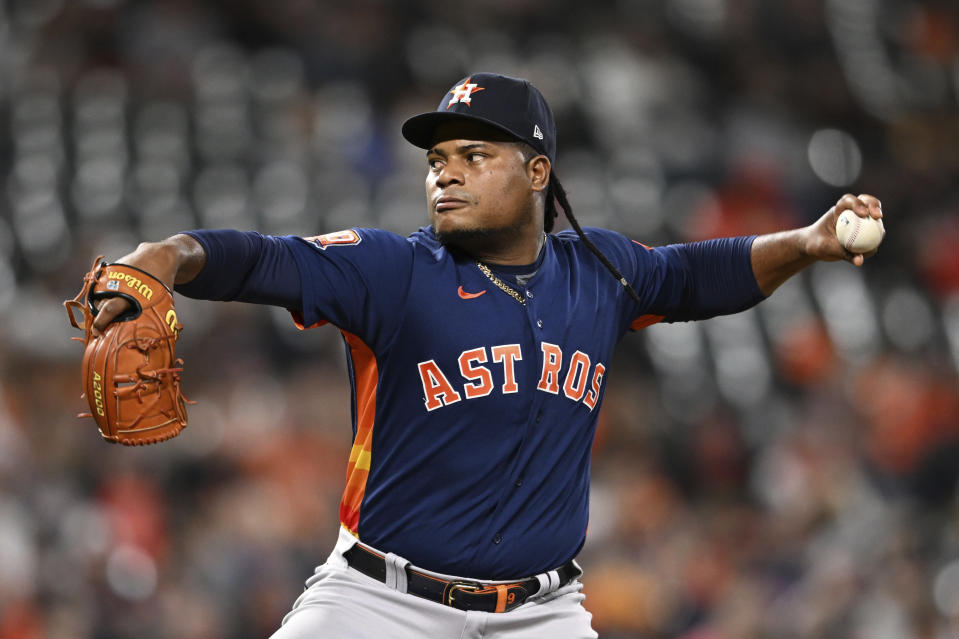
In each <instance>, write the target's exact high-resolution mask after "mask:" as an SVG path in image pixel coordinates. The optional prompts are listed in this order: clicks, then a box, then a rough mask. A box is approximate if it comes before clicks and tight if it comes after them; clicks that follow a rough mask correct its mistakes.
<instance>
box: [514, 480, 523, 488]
mask: <svg viewBox="0 0 959 639" xmlns="http://www.w3.org/2000/svg"><path fill="white" fill-rule="evenodd" d="M522 485H523V480H522V479H517V480H516V487H517V488H519V487H520V486H522Z"/></svg>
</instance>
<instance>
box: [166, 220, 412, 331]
mask: <svg viewBox="0 0 959 639" xmlns="http://www.w3.org/2000/svg"><path fill="white" fill-rule="evenodd" d="M187 234H188V235H190V236H191V237H193V238H194V239H196V240H197V241H198V242H199V243H200V244H201V245H202V246H203V248H204V250H205V252H206V254H207V259H206V264H205V265H204V268H203V269H202V270H201V271H200V273H199V274H198V275H197V277H196V278H195V279H194V280H193V281H191V282H189V283H188V284H183V285H179V286H177V287H176V290H177V291H178V292H179V293H182V294H183V295H186V296H188V297H195V298H198V299H209V300H225V301H226V300H233V301H240V302H253V303H258V304H272V305H275V306H282V307H284V308H286V309H288V310H289V311H290V312H291V313H292V315H293V318H294V321H295V322H296V323H297V325H299V326H301V327H302V328H310V327H313V326H318V325H320V324H323V323H326V322H329V323H331V324H334V325H335V326H337V327H339V328H342V329H344V330H346V331H349V332H351V333H354V334H356V335H358V336H359V337H361V338H363V339H364V340H366V341H368V342H369V341H371V338H372V336H379V337H382V336H383V334H384V332H385V331H387V330H388V329H389V327H390V326H391V325H392V324H395V318H396V317H397V316H398V313H397V309H398V308H400V307H401V306H402V305H403V304H404V303H405V299H406V292H407V290H408V288H409V279H410V276H411V273H412V255H413V248H412V245H411V244H410V243H409V242H408V241H407V240H406V239H405V238H402V237H400V236H398V235H395V234H393V233H388V232H386V231H380V230H376V229H348V230H346V231H340V232H337V233H328V234H326V235H320V236H316V237H308V238H303V237H297V236H284V237H277V236H265V235H261V234H259V233H255V232H241V231H207V230H200V231H189V232H188V233H187Z"/></svg>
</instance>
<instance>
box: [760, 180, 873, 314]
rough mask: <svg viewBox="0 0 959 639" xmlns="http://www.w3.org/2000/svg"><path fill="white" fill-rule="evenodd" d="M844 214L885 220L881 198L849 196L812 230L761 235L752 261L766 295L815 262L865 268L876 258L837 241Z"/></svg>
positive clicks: (816, 223)
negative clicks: (856, 251) (871, 259)
mask: <svg viewBox="0 0 959 639" xmlns="http://www.w3.org/2000/svg"><path fill="white" fill-rule="evenodd" d="M843 211H852V212H853V213H855V214H856V215H858V216H860V217H869V216H871V217H873V218H875V219H882V204H880V202H879V200H878V199H877V198H875V197H874V196H872V195H866V194H863V195H859V196H855V195H851V194H848V193H847V194H846V195H843V196H842V197H841V198H839V201H838V202H836V205H835V206H833V207H831V208H830V209H829V210H828V211H826V213H825V214H823V216H822V217H820V218H819V219H818V220H816V221H815V222H813V223H812V224H810V225H809V226H806V227H803V228H799V229H792V230H789V231H782V232H780V233H771V234H769V235H760V236H759V237H757V238H756V239H755V241H754V242H753V245H752V251H751V253H750V257H751V260H752V267H753V273H754V275H755V276H756V283H757V284H758V285H759V289H760V290H761V291H762V292H763V294H764V295H767V296H768V295H771V294H772V292H773V291H775V290H776V289H777V288H778V287H779V285H780V284H782V283H783V282H785V281H786V280H788V279H789V278H790V277H792V276H793V275H795V274H796V273H798V272H799V271H801V270H802V269H804V268H806V267H807V266H809V265H810V264H813V263H814V262H818V261H825V262H835V261H838V260H846V261H848V262H852V263H853V264H855V265H856V266H862V264H863V262H864V261H865V259H866V258H867V257H871V256H873V255H875V253H876V251H875V250H872V251H870V252H868V253H851V252H849V251H847V250H846V249H845V248H844V247H843V246H842V244H840V242H839V239H838V238H837V237H836V220H837V219H838V218H839V216H840V215H841V214H842V212H843Z"/></svg>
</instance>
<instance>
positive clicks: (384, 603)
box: [94, 73, 882, 639]
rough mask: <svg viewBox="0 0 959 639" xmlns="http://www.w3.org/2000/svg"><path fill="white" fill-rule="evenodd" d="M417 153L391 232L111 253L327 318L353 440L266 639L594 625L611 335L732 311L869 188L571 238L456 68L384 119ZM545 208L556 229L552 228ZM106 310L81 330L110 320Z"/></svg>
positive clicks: (244, 237)
mask: <svg viewBox="0 0 959 639" xmlns="http://www.w3.org/2000/svg"><path fill="white" fill-rule="evenodd" d="M402 131H403V135H404V137H405V138H406V139H407V140H408V141H409V142H411V143H412V144H414V145H416V146H418V147H422V148H423V149H424V150H425V160H426V166H425V173H426V196H427V207H428V211H429V222H430V225H429V226H428V227H425V228H421V229H419V230H417V231H415V232H414V233H412V234H411V235H410V236H409V237H406V238H404V237H400V236H398V235H395V234H392V233H388V232H385V231H382V230H377V229H366V228H354V229H347V230H343V231H338V232H334V233H328V234H326V235H320V236H318V237H272V236H264V235H261V234H258V233H255V232H240V231H231V230H218V231H211V230H196V231H189V232H186V233H183V234H179V235H176V236H173V237H171V238H169V239H167V240H164V241H161V242H155V243H145V244H141V245H140V246H139V247H138V248H137V249H136V251H134V252H133V253H131V254H129V255H127V256H125V257H123V258H121V260H120V261H121V262H123V263H125V264H129V265H132V266H136V267H138V268H140V269H142V270H144V271H147V272H148V273H152V274H154V275H155V276H157V277H158V278H159V279H160V280H162V281H163V282H166V283H167V284H168V285H171V286H172V285H174V284H175V286H176V290H177V291H179V292H180V293H181V294H183V295H187V296H189V297H195V298H202V299H208V300H239V301H246V302H253V303H259V304H274V305H278V306H281V307H285V308H287V309H289V310H290V312H291V314H292V316H293V319H294V321H295V322H296V323H297V325H298V326H300V327H302V328H310V327H314V326H318V325H321V324H325V323H330V324H333V325H334V326H336V327H337V328H338V329H339V330H340V332H341V333H342V336H343V340H344V342H345V344H346V349H347V357H348V363H349V367H348V368H349V376H350V382H351V385H352V391H353V448H352V451H351V453H350V457H349V461H348V463H347V469H346V486H345V489H344V491H343V497H342V500H341V502H340V508H339V513H340V524H341V527H340V534H339V541H338V542H337V543H336V546H335V548H334V549H333V551H332V554H331V555H330V556H329V558H328V560H327V561H326V562H325V563H324V564H322V565H321V566H320V567H318V568H317V569H316V571H315V574H314V575H313V576H312V577H310V579H309V580H308V581H307V582H306V589H305V590H304V592H303V594H302V595H301V596H300V597H299V599H298V600H297V601H296V602H295V604H294V605H293V609H292V611H291V612H290V613H289V614H288V615H287V616H286V618H285V619H284V620H283V623H282V625H281V627H280V629H279V630H278V631H277V632H276V634H275V635H274V637H275V638H276V639H300V638H304V639H305V638H306V637H346V636H349V637H370V638H377V639H379V638H382V637H399V638H406V637H409V638H413V637H416V638H420V637H423V636H427V635H428V636H431V637H435V638H437V639H440V638H449V639H455V638H459V637H503V638H520V637H551V638H555V637H570V638H573V637H575V638H579V637H595V636H596V633H595V632H594V631H593V630H592V628H591V624H590V618H591V617H590V614H589V613H588V612H587V611H586V610H585V608H584V607H583V605H582V603H583V599H584V596H583V595H582V594H581V592H580V591H581V588H582V585H581V583H580V576H581V574H582V571H581V570H580V567H579V566H578V565H577V564H576V562H575V557H576V554H577V552H578V551H579V550H580V548H581V547H582V545H583V542H584V539H585V536H586V527H587V518H588V511H589V474H590V448H591V445H592V441H593V435H594V432H595V428H596V420H597V416H598V414H599V409H600V405H601V404H602V401H603V395H604V393H605V390H606V382H607V379H608V377H609V375H610V370H609V365H610V361H611V360H612V356H613V349H614V348H615V346H616V344H617V342H619V340H620V339H621V338H622V337H623V336H624V335H625V334H626V333H627V332H629V331H631V330H638V329H641V328H643V327H646V326H649V325H651V324H653V323H656V322H660V321H670V322H676V321H687V320H698V319H705V318H708V317H712V316H715V315H720V314H728V313H736V312H738V311H742V310H743V309H746V308H749V307H751V306H753V305H754V304H756V303H758V302H760V301H761V300H762V299H764V298H765V297H766V296H768V295H769V294H771V293H772V292H773V291H774V290H775V289H776V287H777V286H779V285H780V284H781V283H782V282H784V281H785V280H786V279H788V278H789V277H790V276H792V275H793V274H795V273H797V272H798V271H800V270H801V269H802V268H804V267H806V266H808V265H809V264H811V263H813V262H815V261H817V260H826V261H835V260H843V259H844V260H848V261H852V262H853V263H854V264H856V265H861V264H862V263H863V260H864V258H865V257H868V255H865V256H864V255H852V254H850V253H849V252H848V251H846V250H845V249H843V248H842V247H841V245H840V244H839V242H838V240H837V239H836V234H835V227H836V218H837V216H838V215H839V213H841V212H842V211H845V210H852V211H853V212H855V213H856V214H857V215H860V216H864V217H865V216H873V217H876V218H879V217H881V216H882V212H881V210H880V203H879V201H878V200H877V199H876V198H875V197H872V196H869V195H861V196H858V197H856V196H853V195H845V196H843V197H842V198H841V199H840V200H839V201H838V202H837V204H836V205H835V206H833V207H832V208H830V209H829V210H828V211H827V212H826V213H825V214H824V215H823V216H822V217H820V218H819V220H818V221H816V222H815V223H814V224H812V225H810V226H808V227H805V228H800V229H794V230H789V231H784V232H781V233H776V234H772V235H764V236H758V237H756V236H753V237H737V238H726V239H716V240H709V241H705V242H699V243H693V244H684V245H671V246H665V247H658V248H650V247H647V246H644V245H642V244H639V243H637V242H634V241H631V240H630V239H628V238H626V237H623V236H622V235H620V234H618V233H614V232H611V231H607V230H602V229H597V228H587V229H580V227H579V225H578V223H576V219H575V217H574V216H573V212H572V210H571V209H570V206H569V202H568V201H567V198H566V195H565V193H564V190H563V187H562V185H561V184H560V182H559V180H558V179H557V174H556V171H555V170H554V169H553V164H554V161H555V155H556V130H555V126H554V123H553V117H552V114H551V112H550V109H549V107H548V106H547V103H546V101H545V99H544V98H543V96H542V95H541V94H540V92H539V91H538V90H537V89H536V88H535V87H533V86H532V85H531V84H530V83H529V82H527V81H525V80H521V79H516V78H510V77H505V76H501V75H495V74H489V73H476V74H473V75H471V76H470V77H467V78H464V79H462V80H460V81H459V82H457V83H456V84H455V85H454V86H453V87H452V88H451V90H450V91H449V92H448V93H446V94H445V96H444V97H443V100H442V102H441V103H440V104H439V106H438V107H437V108H436V110H435V111H432V112H428V113H424V114H420V115H417V116H415V117H413V118H411V119H409V120H407V121H406V122H405V123H404V125H403V130H402ZM557 203H558V205H559V206H560V207H561V208H562V209H563V210H564V213H565V215H566V216H567V218H568V219H569V221H570V223H571V224H572V226H573V227H574V229H575V231H563V232H559V233H555V234H552V233H551V230H552V227H553V223H554V220H555V217H556V215H557V210H558V209H557ZM124 304H125V302H124V301H123V300H121V299H119V298H115V299H113V300H110V301H109V302H107V303H105V304H104V306H103V308H101V309H100V312H99V314H98V316H97V318H96V321H95V324H94V330H95V331H96V332H100V331H103V330H104V329H105V328H106V326H107V324H108V323H109V322H110V321H111V320H112V319H113V318H115V317H116V316H117V314H118V313H119V312H121V311H122V310H123V306H124Z"/></svg>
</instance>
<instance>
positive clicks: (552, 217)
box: [543, 171, 642, 302]
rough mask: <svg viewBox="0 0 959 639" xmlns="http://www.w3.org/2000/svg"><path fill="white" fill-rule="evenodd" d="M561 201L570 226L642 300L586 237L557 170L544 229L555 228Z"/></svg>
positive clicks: (552, 177)
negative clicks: (557, 174) (557, 207)
mask: <svg viewBox="0 0 959 639" xmlns="http://www.w3.org/2000/svg"><path fill="white" fill-rule="evenodd" d="M557 202H558V203H559V205H560V206H561V207H563V214H565V215H566V219H567V220H569V224H570V226H572V227H573V230H574V231H576V235H578V236H579V239H580V240H582V242H583V244H585V245H586V248H588V249H589V250H590V252H591V253H592V254H593V255H595V256H596V257H597V259H599V261H600V262H602V263H603V266H605V267H606V270H608V271H609V272H610V273H612V275H613V277H614V278H616V280H617V281H618V282H619V283H620V284H622V285H623V287H624V288H625V289H626V292H627V293H629V296H630V297H632V298H633V299H634V300H636V301H637V302H641V301H642V300H640V299H639V294H638V293H637V292H636V289H634V288H633V286H632V285H631V284H630V283H629V281H627V279H626V278H625V277H623V274H622V273H620V272H619V269H618V268H616V266H615V265H614V264H613V263H612V262H610V261H609V258H608V257H606V255H605V254H604V253H603V252H602V251H600V250H599V249H598V248H596V245H595V244H593V242H592V241H591V240H590V239H589V238H588V237H586V234H585V233H583V229H582V227H580V225H579V221H577V219H576V216H575V215H573V207H571V206H570V205H569V199H567V197H566V189H564V188H563V185H562V184H560V182H559V178H558V177H556V172H555V171H551V172H550V174H549V186H547V187H546V214H545V216H544V219H543V227H544V230H545V231H546V232H547V233H549V232H550V231H552V230H553V225H554V223H555V222H556V217H557V216H558V215H559V213H558V211H557V210H556V203H557Z"/></svg>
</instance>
